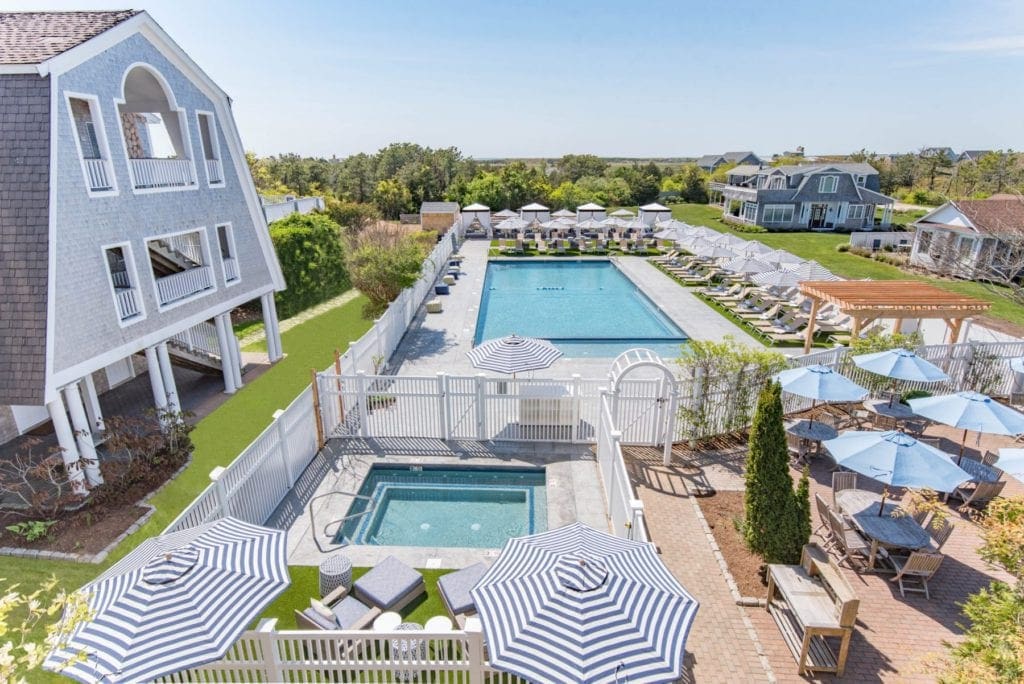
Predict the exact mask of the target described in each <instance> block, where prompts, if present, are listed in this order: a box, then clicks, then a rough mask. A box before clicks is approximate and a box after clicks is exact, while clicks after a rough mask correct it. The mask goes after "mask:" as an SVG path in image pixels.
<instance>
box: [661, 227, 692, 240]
mask: <svg viewBox="0 0 1024 684" xmlns="http://www.w3.org/2000/svg"><path fill="white" fill-rule="evenodd" d="M688 235H689V234H688V233H687V232H686V229H685V228H677V227H675V226H669V227H665V228H661V229H660V230H659V231H658V232H656V233H655V234H654V237H656V238H658V239H659V240H672V241H673V242H676V241H679V240H685V239H686V238H687V237H688Z"/></svg>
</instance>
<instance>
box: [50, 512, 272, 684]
mask: <svg viewBox="0 0 1024 684" xmlns="http://www.w3.org/2000/svg"><path fill="white" fill-rule="evenodd" d="M286 539H287V534H286V533H285V532H284V531H282V530H271V529H267V528H265V527H259V526H257V525H250V524H249V523H245V522H242V521H241V520H236V519H234V518H222V519H220V520H218V521H216V522H213V523H209V524H206V525H200V526H198V527H193V528H191V529H187V530H183V531H181V532H173V533H171V534H165V535H163V536H160V537H153V538H151V539H147V540H146V541H144V542H143V543H142V544H140V545H139V546H138V547H137V548H136V549H135V550H134V551H133V552H132V553H131V554H129V555H128V556H125V557H124V558H123V559H122V560H121V561H120V562H118V563H117V564H116V565H114V566H113V567H111V568H110V569H109V570H107V571H106V572H105V573H103V574H102V575H100V577H99V578H98V579H96V580H94V581H92V582H90V583H89V584H87V585H86V586H85V587H83V588H82V589H81V591H82V592H84V593H85V595H86V600H87V602H88V605H89V609H90V611H91V613H92V618H91V619H89V620H87V621H85V622H82V623H81V624H79V625H78V626H76V627H75V628H74V630H73V631H72V633H71V635H70V637H69V638H68V639H67V641H66V643H62V644H60V645H58V646H57V647H56V648H55V649H54V650H53V651H51V652H50V654H49V655H48V656H47V658H46V661H45V662H44V664H43V667H44V668H46V669H48V670H53V671H56V672H60V673H61V674H64V675H67V676H68V677H72V678H74V679H77V680H79V681H82V682H100V681H102V682H137V681H150V680H152V679H156V678H157V677H162V676H164V675H167V674H170V673H173V672H177V671H179V670H187V669H188V668H190V667H195V666H197V665H202V664H203V663H208V662H211V661H214V660H217V659H218V658H221V657H223V655H224V653H226V652H227V650H228V648H230V646H231V645H232V644H233V643H235V641H237V640H238V637H240V636H241V635H242V632H244V631H245V629H246V627H248V625H249V623H251V622H252V621H253V619H254V618H256V617H257V616H258V615H259V614H260V613H261V612H262V611H263V609H264V608H265V607H266V606H267V604H269V603H270V602H271V601H273V600H274V599H275V598H276V597H277V596H278V595H279V594H280V593H281V592H283V591H284V590H285V589H286V588H287V587H288V585H289V584H290V583H291V580H290V578H289V576H288V563H287V549H286ZM80 654H81V655H82V656H84V657H82V658H81V659H79V657H78V656H79V655H80Z"/></svg>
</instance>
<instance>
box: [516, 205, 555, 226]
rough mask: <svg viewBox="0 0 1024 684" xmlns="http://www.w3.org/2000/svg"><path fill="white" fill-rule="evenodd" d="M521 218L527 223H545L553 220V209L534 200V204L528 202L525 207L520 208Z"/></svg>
mask: <svg viewBox="0 0 1024 684" xmlns="http://www.w3.org/2000/svg"><path fill="white" fill-rule="evenodd" d="M519 218H521V219H523V220H524V221H526V222H527V223H533V222H534V221H537V222H538V223H545V222H547V221H550V220H551V210H550V209H548V208H547V207H545V206H544V205H543V204H538V203H537V202H534V203H533V204H527V205H526V206H525V207H520V208H519Z"/></svg>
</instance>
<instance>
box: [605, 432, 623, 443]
mask: <svg viewBox="0 0 1024 684" xmlns="http://www.w3.org/2000/svg"><path fill="white" fill-rule="evenodd" d="M608 434H610V435H611V436H612V439H614V440H616V441H618V440H621V439H622V430H611V431H609V433H608Z"/></svg>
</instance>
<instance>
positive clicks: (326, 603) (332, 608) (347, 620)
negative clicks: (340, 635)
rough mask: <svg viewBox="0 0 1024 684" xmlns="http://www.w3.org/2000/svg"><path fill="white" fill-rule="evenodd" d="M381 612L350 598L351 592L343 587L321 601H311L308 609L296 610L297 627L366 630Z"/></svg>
mask: <svg viewBox="0 0 1024 684" xmlns="http://www.w3.org/2000/svg"><path fill="white" fill-rule="evenodd" d="M317 604H319V605H317ZM325 608H326V610H324V609H325ZM328 611H329V612H330V613H331V615H329V616H328V615H327V614H326V613H327V612H328ZM381 612H382V611H381V609H380V608H377V607H371V606H368V605H366V604H365V603H363V602H362V601H360V600H359V599H357V598H355V597H353V596H350V595H349V590H348V589H347V588H346V587H343V586H342V587H338V588H337V589H335V590H334V591H332V592H331V593H329V594H328V595H327V596H325V597H324V598H323V599H322V600H320V601H317V600H316V599H313V600H311V601H310V606H309V607H308V608H306V609H304V610H298V609H296V611H295V626H296V627H298V628H299V629H366V628H367V627H369V626H370V625H371V624H373V621H374V620H376V619H377V616H378V615H380V614H381Z"/></svg>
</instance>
